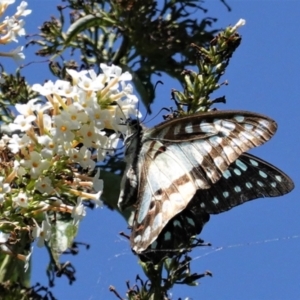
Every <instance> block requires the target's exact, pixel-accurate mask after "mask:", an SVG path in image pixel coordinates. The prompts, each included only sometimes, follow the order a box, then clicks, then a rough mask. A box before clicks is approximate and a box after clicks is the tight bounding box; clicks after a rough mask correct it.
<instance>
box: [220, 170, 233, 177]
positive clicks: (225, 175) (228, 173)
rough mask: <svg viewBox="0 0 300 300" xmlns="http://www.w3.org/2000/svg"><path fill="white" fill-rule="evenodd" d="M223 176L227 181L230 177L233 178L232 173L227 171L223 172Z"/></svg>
mask: <svg viewBox="0 0 300 300" xmlns="http://www.w3.org/2000/svg"><path fill="white" fill-rule="evenodd" d="M222 176H223V177H224V178H225V179H228V178H229V177H230V176H231V173H230V171H229V170H226V171H224V172H223V174H222Z"/></svg>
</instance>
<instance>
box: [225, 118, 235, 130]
mask: <svg viewBox="0 0 300 300" xmlns="http://www.w3.org/2000/svg"><path fill="white" fill-rule="evenodd" d="M222 126H223V127H224V128H226V129H228V130H230V131H232V130H234V129H235V124H234V123H232V122H229V121H225V120H223V121H222Z"/></svg>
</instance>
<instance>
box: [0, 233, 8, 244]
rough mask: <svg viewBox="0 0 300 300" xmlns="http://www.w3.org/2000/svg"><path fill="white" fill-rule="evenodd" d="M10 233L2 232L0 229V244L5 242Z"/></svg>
mask: <svg viewBox="0 0 300 300" xmlns="http://www.w3.org/2000/svg"><path fill="white" fill-rule="evenodd" d="M9 236H10V234H9V233H4V232H2V231H0V244H5V243H6V242H7V240H8V238H9Z"/></svg>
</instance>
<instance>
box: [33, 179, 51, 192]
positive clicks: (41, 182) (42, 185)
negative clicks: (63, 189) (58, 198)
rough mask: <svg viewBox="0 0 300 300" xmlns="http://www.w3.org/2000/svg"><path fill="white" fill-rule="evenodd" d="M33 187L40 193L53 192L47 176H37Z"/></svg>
mask: <svg viewBox="0 0 300 300" xmlns="http://www.w3.org/2000/svg"><path fill="white" fill-rule="evenodd" d="M35 188H36V189H37V190H38V191H39V192H40V193H42V194H44V193H47V194H51V193H52V192H53V186H52V182H51V179H50V178H49V177H43V178H39V179H38V181H36V183H35Z"/></svg>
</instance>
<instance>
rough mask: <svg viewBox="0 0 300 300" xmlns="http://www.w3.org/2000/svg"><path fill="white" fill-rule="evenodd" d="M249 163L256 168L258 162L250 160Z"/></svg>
mask: <svg viewBox="0 0 300 300" xmlns="http://www.w3.org/2000/svg"><path fill="white" fill-rule="evenodd" d="M250 163H251V165H252V166H254V167H257V166H258V162H257V161H256V160H253V159H250Z"/></svg>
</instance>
